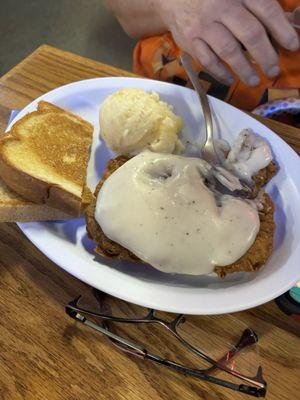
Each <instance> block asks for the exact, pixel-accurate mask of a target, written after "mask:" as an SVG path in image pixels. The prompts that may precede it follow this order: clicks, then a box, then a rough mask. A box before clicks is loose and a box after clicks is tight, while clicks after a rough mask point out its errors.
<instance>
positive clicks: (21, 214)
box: [0, 178, 71, 223]
mask: <svg viewBox="0 0 300 400" xmlns="http://www.w3.org/2000/svg"><path fill="white" fill-rule="evenodd" d="M67 218H71V216H70V215H68V214H66V213H64V212H63V211H60V210H58V209H56V208H52V207H49V206H47V205H45V204H35V203H32V202H31V201H28V200H25V199H24V198H22V197H21V196H19V195H18V194H17V193H16V192H14V191H12V190H11V189H9V187H8V186H7V185H6V184H5V183H4V181H3V180H2V179H1V178H0V223H1V222H35V221H54V220H62V219H63V220H64V219H67Z"/></svg>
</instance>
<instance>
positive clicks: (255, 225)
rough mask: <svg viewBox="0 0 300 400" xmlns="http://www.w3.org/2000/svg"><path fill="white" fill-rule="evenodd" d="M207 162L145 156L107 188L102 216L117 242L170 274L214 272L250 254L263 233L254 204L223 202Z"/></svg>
mask: <svg viewBox="0 0 300 400" xmlns="http://www.w3.org/2000/svg"><path fill="white" fill-rule="evenodd" d="M209 170H210V166H209V164H208V163H206V162H205V161H203V160H200V159H197V158H187V157H181V156H176V155H167V154H158V153H151V152H143V153H141V154H139V155H137V156H135V157H133V158H132V159H130V160H129V161H128V162H126V163H125V164H124V165H123V166H121V167H120V168H119V169H118V170H117V171H115V172H114V173H113V174H112V175H111V176H110V177H109V178H108V179H107V180H106V181H105V183H104V185H103V186H102V188H101V190H100V193H99V196H98V199H97V205H96V212H95V218H96V220H97V222H98V223H99V225H100V226H101V228H102V229H103V232H104V233H105V235H106V236H107V237H109V238H110V239H111V240H113V241H115V242H117V243H119V244H121V245H122V246H123V247H125V248H127V249H129V250H130V251H131V252H133V253H134V254H135V255H137V256H138V257H139V258H140V259H142V260H143V261H145V262H147V263H149V264H151V265H152V266H154V267H155V268H157V269H159V270H161V271H164V272H169V273H181V274H193V275H200V274H207V273H210V272H212V271H213V269H214V266H216V265H219V266H225V265H229V264H231V263H233V262H235V261H237V260H238V259H239V258H240V257H241V256H242V255H244V254H245V253H246V251H247V250H248V249H249V247H250V246H251V245H252V243H253V242H254V240H255V238H256V235H257V233H258V231H259V226H260V223H259V216H258V212H257V210H256V209H255V207H253V206H252V205H251V204H249V203H247V202H246V201H243V200H240V199H237V198H234V197H232V196H228V195H224V196H221V197H220V198H219V199H218V204H220V206H218V205H217V204H216V201H215V197H214V194H213V192H212V191H211V190H210V189H208V188H207V187H206V185H205V183H204V180H205V176H207V174H208V171H209Z"/></svg>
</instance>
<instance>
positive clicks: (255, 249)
mask: <svg viewBox="0 0 300 400" xmlns="http://www.w3.org/2000/svg"><path fill="white" fill-rule="evenodd" d="M126 161H128V158H126V157H124V156H119V157H117V158H115V159H113V160H110V161H109V163H108V165H107V168H106V170H105V171H104V174H103V176H102V179H101V180H100V182H99V183H98V185H97V188H96V190H95V193H94V195H92V196H91V197H90V204H89V206H88V207H87V209H86V212H85V215H86V222H87V233H88V236H89V238H90V239H91V240H93V241H94V242H95V243H96V247H95V252H96V253H98V254H100V255H101V256H103V257H106V258H117V259H120V260H126V261H132V262H139V263H144V262H143V261H141V260H140V259H139V258H138V257H137V256H136V255H135V254H133V253H132V252H130V251H129V250H127V249H126V248H124V247H123V246H121V245H120V244H118V243H116V242H114V241H112V240H110V239H109V238H108V237H107V236H106V235H105V233H104V232H103V230H102V229H101V227H100V225H99V224H98V223H97V221H96V219H95V209H96V199H97V196H98V194H99V192H100V190H101V187H102V185H103V184H104V182H105V180H106V179H107V178H108V177H109V176H110V175H111V174H113V173H114V172H115V171H116V170H117V169H118V168H120V167H121V166H122V165H123V164H124V163H125V162H126ZM268 168H269V169H268ZM276 170H277V166H276V164H274V163H273V164H272V165H270V167H267V168H266V169H265V170H261V171H259V176H260V177H261V179H259V180H258V183H256V181H255V184H257V185H259V186H260V187H261V186H262V185H265V184H266V183H267V182H268V180H269V179H271V177H272V176H273V174H275V172H276ZM262 205H263V207H262V209H261V210H260V211H259V218H260V230H259V232H258V235H257V237H256V239H255V241H254V243H253V245H252V246H251V247H250V248H249V250H248V251H247V252H246V253H245V254H244V255H243V256H242V257H241V258H240V259H239V260H237V261H236V262H235V263H233V264H231V265H227V266H225V267H219V266H215V269H214V272H215V273H216V274H217V275H218V276H219V277H220V278H224V277H225V276H226V275H227V274H230V273H233V272H239V271H245V272H254V271H257V270H259V269H260V268H261V267H262V266H263V265H264V264H265V263H266V261H267V260H268V258H269V257H270V255H271V254H272V250H273V236H274V232H275V228H276V226H275V223H274V204H273V202H272V200H271V198H270V196H269V195H268V194H267V193H265V194H264V195H263V199H262Z"/></svg>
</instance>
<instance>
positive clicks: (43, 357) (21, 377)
mask: <svg viewBox="0 0 300 400" xmlns="http://www.w3.org/2000/svg"><path fill="white" fill-rule="evenodd" d="M130 75H131V74H130V73H129V72H125V71H121V70H119V69H116V68H113V67H110V66H107V65H103V64H101V63H99V62H96V61H92V60H88V59H86V58H82V57H79V56H76V55H74V54H70V53H67V52H64V51H61V50H58V49H55V48H53V47H49V46H41V47H40V48H38V49H37V50H36V51H35V52H34V53H33V54H32V55H30V56H29V57H28V58H27V59H26V60H24V61H23V62H21V63H20V64H19V65H18V66H16V67H15V68H13V69H12V70H11V71H10V72H9V73H7V74H6V75H5V76H3V77H2V78H1V79H0V128H1V129H2V130H3V129H4V127H5V125H6V121H7V118H8V115H9V110H10V109H15V108H21V107H24V106H25V105H26V104H28V103H29V102H30V101H31V100H32V99H34V98H36V97H37V96H39V95H41V94H42V93H45V92H47V91H49V90H51V89H53V88H55V87H58V86H60V85H63V84H66V83H69V82H73V81H76V80H81V79H85V78H92V77H99V76H130ZM264 123H266V125H268V126H270V127H271V128H272V129H273V130H274V131H276V132H277V133H278V134H279V135H280V136H281V137H283V138H284V139H285V140H286V141H287V142H288V143H289V144H290V145H291V146H293V147H294V148H295V150H296V151H298V152H300V131H299V130H297V129H294V128H291V127H288V126H286V125H283V124H278V123H276V122H273V121H266V120H264ZM87 290H88V288H87V286H86V285H85V284H83V283H82V282H80V281H78V280H77V279H75V278H74V277H72V276H70V275H69V274H67V273H66V272H64V271H63V270H61V269H60V268H58V267H57V266H56V265H54V264H53V263H52V262H51V261H49V260H48V259H47V258H46V257H45V256H44V255H43V254H41V253H40V252H39V251H38V250H37V249H36V248H35V247H34V246H33V245H32V244H31V243H30V242H29V241H28V240H27V239H26V238H25V237H24V235H23V234H22V233H21V231H20V230H19V228H18V227H17V226H16V225H15V224H0V399H3V400H19V399H29V400H31V399H33V400H40V399H43V400H44V399H47V400H48V399H49V400H50V399H51V400H56V399H57V400H58V399H59V400H66V399H67V400H79V399H95V400H96V399H97V400H99V399H105V400H106V399H107V400H110V399H112V400H119V399H120V400H121V399H126V400H144V399H145V400H146V399H147V400H149V399H151V400H174V399H195V400H196V399H205V400H217V399H218V400H239V399H243V398H246V396H245V395H241V394H238V393H235V392H231V391H230V390H227V389H222V388H220V387H217V386H213V385H211V384H207V383H204V382H201V381H198V380H196V379H193V378H186V377H183V376H181V375H179V374H177V373H174V372H171V371H168V370H166V369H164V368H163V367H160V366H156V365H154V364H152V363H150V362H149V361H144V360H140V359H135V358H132V357H131V356H128V355H126V354H123V353H122V352H120V351H119V350H117V349H115V348H114V347H112V346H111V345H110V343H109V342H107V340H106V339H105V338H103V337H102V336H101V335H99V334H97V333H95V332H93V331H91V330H89V329H88V328H86V327H84V326H82V325H79V324H78V323H75V322H73V321H72V320H70V319H69V317H68V316H67V315H66V314H65V312H64V305H65V304H66V303H67V302H68V301H69V300H71V299H72V298H73V297H75V296H77V295H78V294H80V293H82V292H85V291H87ZM117 307H118V306H117ZM126 307H127V308H126V310H127V311H130V309H131V307H132V306H131V305H127V306H126ZM216 318H218V321H217V320H216V321H215V324H214V326H215V329H216V332H218V333H220V335H222V334H223V332H224V330H227V331H228V330H229V331H230V330H232V329H233V327H232V326H231V325H229V324H228V322H222V317H216ZM234 318H235V319H236V320H237V321H239V322H241V323H243V324H246V325H248V326H251V327H252V328H253V329H255V331H257V333H258V334H259V337H260V340H259V349H260V356H261V364H262V366H263V368H264V375H265V378H266V380H267V381H268V395H267V399H269V400H290V399H297V398H299V372H300V354H299V345H300V339H299V336H300V324H299V323H296V322H295V321H293V320H292V319H290V318H289V317H287V316H285V315H284V314H282V312H281V311H280V310H279V309H278V308H277V306H276V305H275V303H274V302H270V303H268V304H265V305H263V306H260V307H257V308H255V309H252V310H249V311H245V312H241V313H237V314H234ZM188 321H189V324H191V327H192V329H193V332H194V334H197V330H198V329H200V327H201V317H189V318H188ZM223 321H225V319H224V320H223ZM199 332H200V331H199ZM123 333H127V334H128V335H129V337H134V338H136V339H139V340H140V341H141V342H147V341H148V342H149V341H150V344H151V346H154V347H155V348H156V347H157V348H159V349H163V350H165V353H166V355H168V357H170V358H174V359H177V360H178V359H179V360H181V361H182V362H184V363H188V362H193V360H192V359H190V357H189V356H188V355H187V354H186V353H183V352H182V351H181V350H180V347H179V346H178V345H176V343H173V342H169V341H168V340H167V338H166V336H164V335H161V334H160V333H158V332H156V330H153V331H151V330H148V329H146V327H140V328H138V329H137V330H136V331H135V332H134V333H133V331H131V330H130V329H129V328H124V330H123ZM169 343H170V345H169Z"/></svg>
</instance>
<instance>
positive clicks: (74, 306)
mask: <svg viewBox="0 0 300 400" xmlns="http://www.w3.org/2000/svg"><path fill="white" fill-rule="evenodd" d="M80 298H81V296H78V297H77V298H76V299H74V300H73V301H71V302H70V303H69V304H68V305H67V306H66V312H67V313H68V314H69V315H70V310H72V311H73V313H74V312H75V313H76V312H77V313H86V314H88V315H91V316H94V317H99V318H101V319H103V320H104V321H112V322H123V323H150V322H155V323H159V324H161V325H163V326H164V327H165V328H166V329H167V330H168V331H169V332H170V333H171V334H172V335H174V336H175V337H176V338H177V339H178V340H179V341H180V343H181V344H182V345H183V346H184V347H185V348H187V349H188V350H190V351H191V352H193V353H194V354H196V355H198V356H199V357H201V358H203V359H204V360H206V361H207V362H209V363H210V364H212V367H211V370H210V369H209V368H208V370H210V371H212V370H214V369H216V368H218V369H221V370H223V371H225V372H227V373H229V374H230V375H233V376H236V377H237V378H239V379H242V380H244V381H246V382H248V384H251V385H256V386H258V387H260V388H264V387H265V386H266V382H265V380H264V379H263V378H262V373H259V371H261V368H259V369H258V371H257V374H256V376H254V377H248V376H245V375H243V374H241V373H239V372H238V371H234V370H231V369H230V368H227V367H226V366H225V365H222V362H220V360H219V361H215V360H214V359H212V358H211V357H209V356H207V355H206V354H204V353H203V352H202V351H200V350H199V349H197V348H195V347H194V346H192V345H191V344H190V343H189V342H187V341H186V340H185V339H183V338H182V337H181V336H180V335H179V334H178V332H177V331H176V328H177V326H178V325H179V324H180V323H182V322H184V315H183V314H180V315H178V316H177V317H176V318H175V319H174V320H173V321H172V322H171V323H167V322H165V321H163V320H161V319H159V318H156V317H155V315H154V314H155V310H149V313H148V315H147V316H146V317H143V318H136V319H127V318H118V317H113V316H108V315H105V314H101V313H97V312H92V311H89V310H86V309H84V308H81V307H78V302H79V300H80ZM68 310H69V311H68ZM83 318H84V317H83ZM102 329H103V328H102ZM246 331H247V330H246ZM246 331H244V333H243V335H242V337H241V339H240V341H239V343H238V345H237V346H238V347H239V349H241V348H242V347H243V346H242V344H245V342H246V340H245V338H244V337H245V332H246ZM249 331H251V332H253V331H252V330H250V329H249ZM248 333H249V332H248ZM251 338H252V339H253V338H255V341H257V336H256V334H255V333H254V332H253V335H251ZM112 339H113V338H112ZM247 340H248V341H249V338H248V339H247ZM115 344H116V343H115ZM119 347H120V346H119ZM122 350H124V349H122ZM126 351H127V352H128V350H126ZM132 351H134V350H132ZM236 352H237V351H236ZM226 354H228V353H226ZM232 354H233V353H232ZM135 355H138V356H142V355H141V354H135ZM233 355H234V354H233ZM233 355H232V356H233ZM225 357H226V355H225V356H224V357H222V360H223V359H225ZM198 371H200V370H198ZM210 371H207V370H201V372H203V373H206V374H207V373H209V372H210Z"/></svg>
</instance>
